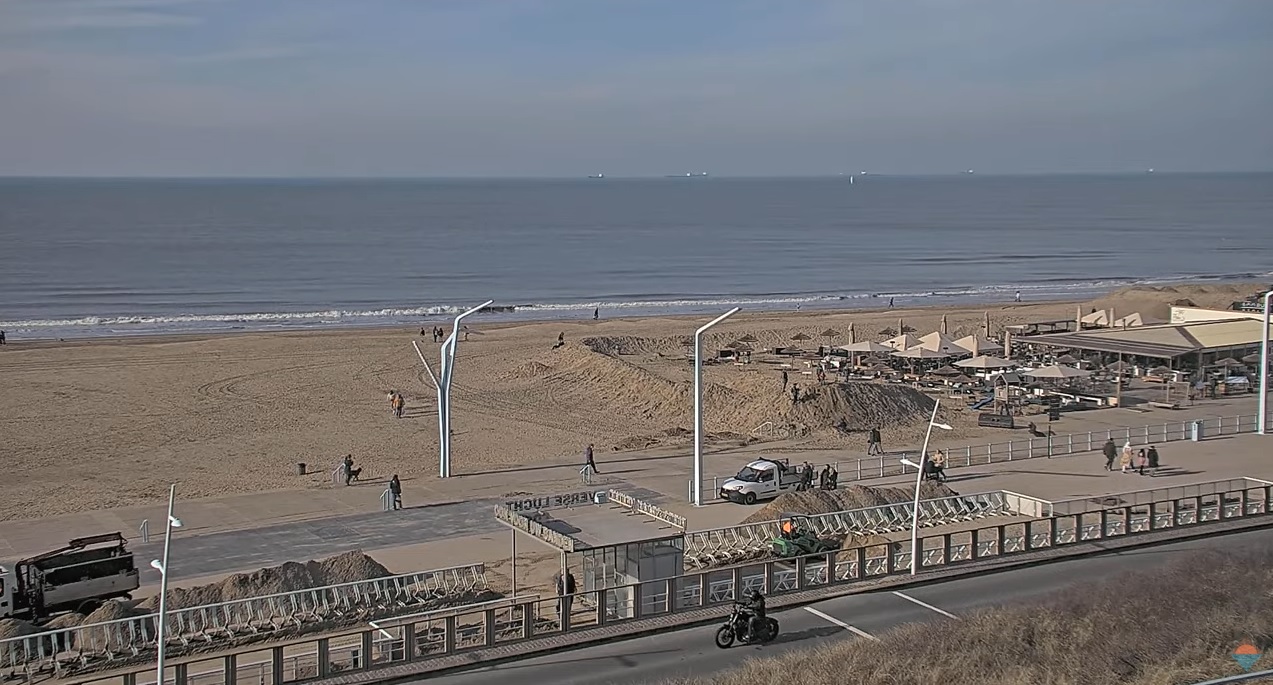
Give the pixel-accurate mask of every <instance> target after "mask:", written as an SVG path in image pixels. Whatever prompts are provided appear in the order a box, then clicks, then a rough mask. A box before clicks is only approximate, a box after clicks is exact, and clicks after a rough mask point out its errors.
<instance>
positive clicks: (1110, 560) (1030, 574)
mask: <svg viewBox="0 0 1273 685" xmlns="http://www.w3.org/2000/svg"><path fill="white" fill-rule="evenodd" d="M1270 545H1273V530H1259V531H1252V532H1247V533H1240V534H1235V535H1226V536H1220V537H1216V538H1211V539H1207V540H1197V541H1193V542H1183V543H1177V544H1172V545H1162V546H1157V547H1146V548H1142V549H1131V550H1125V551H1121V552H1113V553H1110V554H1108V555H1101V556H1096V557H1087V558H1082V559H1075V560H1072V561H1064V562H1058V563H1054V564H1048V565H1044V566H1036V567H1033V568H1025V569H1020V570H1016V571H1007V572H1003V573H992V574H986V575H983V576H978V577H973V578H967V579H963V580H955V581H950V582H946V583H940V584H934V585H927V586H923V587H917V588H913V589H908V590H903V591H902V592H901V593H896V592H890V591H882V592H877V593H870V594H864V595H853V596H849V597H841V598H838V599H832V600H827V601H825V602H820V603H818V604H814V605H812V606H810V607H805V608H800V609H788V610H784V611H781V612H771V613H772V615H773V616H774V617H775V618H777V619H778V621H779V623H780V624H781V626H782V633H781V635H780V636H779V638H778V640H776V641H775V642H774V643H771V644H769V645H765V646H763V647H737V646H736V647H733V648H731V649H726V650H722V649H717V648H716V646H715V644H714V643H713V641H712V637H713V635H714V634H715V632H716V628H717V626H715V625H711V626H706V627H701V628H691V629H687V630H680V631H675V632H669V633H665V634H662V635H655V636H652V637H645V638H640V639H637V640H631V641H626V642H615V643H611V644H607V645H601V646H598V647H589V648H585V649H578V650H573V651H569V652H561V653H558V654H554V655H551V656H544V657H537V658H532V659H525V660H522V661H516V662H511V663H507V664H503V665H499V666H490V667H485V668H479V669H475V670H471V671H466V672H462V673H456V674H454V675H449V676H442V677H435V678H429V679H428V682H429V683H430V685H521V684H522V683H527V682H531V683H553V685H603V684H606V683H624V684H630V685H637V684H647V683H649V684H652V683H658V682H660V681H662V680H664V679H666V678H672V677H676V676H686V675H696V676H700V677H702V676H708V675H710V674H712V673H715V672H717V671H722V670H727V669H729V668H731V667H733V666H736V665H738V664H739V663H741V662H742V661H743V660H744V659H746V658H748V657H761V656H770V655H774V654H781V653H783V652H786V651H789V650H793V649H800V648H802V647H809V646H812V645H814V644H818V643H825V642H826V641H828V640H865V639H872V638H873V637H875V636H879V635H882V634H883V633H884V632H885V631H887V630H888V629H890V628H893V627H896V626H899V625H902V624H905V623H913V622H916V621H947V622H955V621H957V620H958V619H957V618H951V616H950V615H953V616H954V617H958V616H959V615H960V614H962V613H966V612H968V611H971V610H973V609H980V608H985V607H991V606H996V605H1004V604H1019V603H1023V602H1029V601H1031V600H1034V599H1037V598H1040V597H1041V596H1042V595H1047V594H1049V593H1052V592H1054V591H1056V590H1060V589H1063V588H1066V587H1068V586H1070V585H1073V584H1076V583H1083V582H1090V581H1091V580H1092V579H1096V578H1103V577H1107V576H1110V575H1115V574H1118V573H1122V572H1126V571H1143V570H1149V569H1152V568H1153V567H1155V566H1157V565H1160V564H1163V563H1166V562H1170V561H1171V560H1172V559H1174V558H1177V557H1179V556H1182V555H1184V554H1187V553H1188V552H1192V551H1197V550H1205V549H1226V550H1240V549H1249V548H1261V547H1268V546H1270ZM947 614H949V615H947ZM724 617H725V610H724V609H722V610H721V619H722V622H723V620H724ZM421 682H422V681H421Z"/></svg>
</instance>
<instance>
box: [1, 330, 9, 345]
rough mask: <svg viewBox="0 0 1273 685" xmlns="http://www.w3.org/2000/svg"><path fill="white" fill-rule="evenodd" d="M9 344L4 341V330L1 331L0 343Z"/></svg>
mask: <svg viewBox="0 0 1273 685" xmlns="http://www.w3.org/2000/svg"><path fill="white" fill-rule="evenodd" d="M7 344H8V343H6V342H5V341H4V331H0V345H7Z"/></svg>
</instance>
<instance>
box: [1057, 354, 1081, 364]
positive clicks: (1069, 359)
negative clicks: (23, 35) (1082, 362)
mask: <svg viewBox="0 0 1273 685" xmlns="http://www.w3.org/2000/svg"><path fill="white" fill-rule="evenodd" d="M1056 363H1057V364H1077V363H1079V360H1078V359H1076V358H1075V357H1074V355H1072V354H1063V355H1061V356H1059V357H1057V358H1056Z"/></svg>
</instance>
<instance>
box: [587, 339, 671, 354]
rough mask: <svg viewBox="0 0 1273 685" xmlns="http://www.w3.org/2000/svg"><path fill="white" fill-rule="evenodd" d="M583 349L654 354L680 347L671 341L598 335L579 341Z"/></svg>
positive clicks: (599, 352)
mask: <svg viewBox="0 0 1273 685" xmlns="http://www.w3.org/2000/svg"><path fill="white" fill-rule="evenodd" d="M579 343H580V344H582V345H583V346H584V347H586V348H588V349H590V350H592V351H593V352H596V353H598V354H625V355H627V354H654V353H660V352H661V353H667V352H668V351H669V350H670V349H672V348H674V347H679V346H680V345H679V344H678V343H676V342H675V341H673V340H672V339H668V338H665V339H662V340H655V339H652V338H638V337H636V336H632V335H599V336H593V337H589V338H584V339H582V340H580V341H579Z"/></svg>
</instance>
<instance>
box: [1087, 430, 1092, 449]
mask: <svg viewBox="0 0 1273 685" xmlns="http://www.w3.org/2000/svg"><path fill="white" fill-rule="evenodd" d="M1087 451H1088V452H1091V451H1092V431H1088V432H1087Z"/></svg>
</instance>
